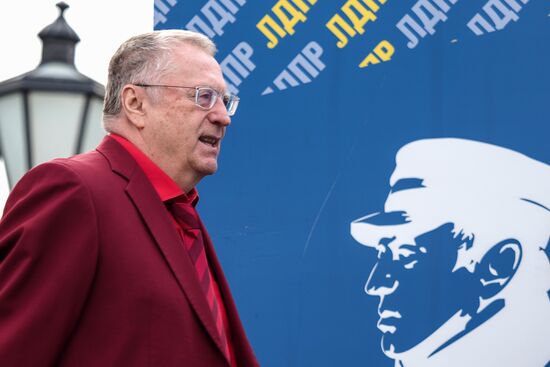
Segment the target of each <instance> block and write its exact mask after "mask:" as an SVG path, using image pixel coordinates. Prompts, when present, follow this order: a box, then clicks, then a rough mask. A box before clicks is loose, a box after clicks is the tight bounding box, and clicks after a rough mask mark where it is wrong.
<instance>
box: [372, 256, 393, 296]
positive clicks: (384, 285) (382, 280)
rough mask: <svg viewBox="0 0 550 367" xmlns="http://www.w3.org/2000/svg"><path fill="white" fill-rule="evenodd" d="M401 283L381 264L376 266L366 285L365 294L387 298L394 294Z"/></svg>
mask: <svg viewBox="0 0 550 367" xmlns="http://www.w3.org/2000/svg"><path fill="white" fill-rule="evenodd" d="M398 285H399V281H397V279H395V278H394V277H393V275H392V274H391V273H390V272H389V271H387V267H384V266H380V262H378V263H376V265H374V268H372V271H371V273H370V275H369V279H368V280H367V283H366V284H365V293H367V294H368V295H369V296H378V297H382V296H387V295H388V294H392V293H393V292H394V291H395V290H396V289H397V287H398Z"/></svg>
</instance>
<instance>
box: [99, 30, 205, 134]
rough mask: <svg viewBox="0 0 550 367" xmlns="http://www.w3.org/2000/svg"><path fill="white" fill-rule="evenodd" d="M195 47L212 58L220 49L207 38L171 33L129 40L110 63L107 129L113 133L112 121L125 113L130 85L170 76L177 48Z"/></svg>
mask: <svg viewBox="0 0 550 367" xmlns="http://www.w3.org/2000/svg"><path fill="white" fill-rule="evenodd" d="M181 43H186V44H191V45H194V46H196V47H198V48H199V49H201V50H203V51H204V52H206V53H208V54H209V55H211V56H214V54H215V53H216V45H215V44H214V43H213V42H212V41H211V40H210V39H209V38H208V37H206V36H205V35H203V34H200V33H196V32H192V31H187V30H181V29H168V30H161V31H153V32H149V33H144V34H140V35H137V36H134V37H132V38H130V39H128V40H127V41H126V42H124V43H123V44H122V45H120V47H119V48H118V50H117V51H116V52H115V54H114V55H113V57H112V58H111V61H110V63H109V75H108V79H107V87H106V88H105V100H104V103H103V126H104V128H105V130H107V131H111V130H112V126H110V121H111V120H112V118H113V117H115V116H117V115H118V114H119V113H120V111H121V100H120V97H121V92H122V88H123V87H124V86H125V85H126V84H132V83H144V82H146V81H147V77H149V76H151V75H155V76H156V77H158V76H162V75H164V74H165V73H167V72H169V70H170V66H171V62H170V56H171V51H172V49H173V48H174V46H176V45H178V44H181Z"/></svg>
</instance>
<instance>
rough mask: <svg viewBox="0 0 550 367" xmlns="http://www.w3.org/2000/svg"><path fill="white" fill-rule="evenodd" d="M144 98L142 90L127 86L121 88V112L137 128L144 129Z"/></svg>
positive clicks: (130, 85)
mask: <svg viewBox="0 0 550 367" xmlns="http://www.w3.org/2000/svg"><path fill="white" fill-rule="evenodd" d="M145 98H146V94H145V91H144V90H143V88H140V87H138V86H135V85H132V84H127V85H125V86H124V87H123V88H122V92H121V98H120V101H121V104H122V106H121V107H122V110H123V111H124V113H125V114H126V117H127V118H128V120H129V121H130V122H131V123H132V124H133V125H134V126H135V127H136V128H137V129H143V127H144V121H145V120H144V118H143V117H144V115H145V113H144V101H145Z"/></svg>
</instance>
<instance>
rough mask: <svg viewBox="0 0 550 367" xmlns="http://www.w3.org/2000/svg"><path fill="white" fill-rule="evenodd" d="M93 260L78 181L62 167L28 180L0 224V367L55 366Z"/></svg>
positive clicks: (88, 207) (84, 195) (90, 215)
mask: <svg viewBox="0 0 550 367" xmlns="http://www.w3.org/2000/svg"><path fill="white" fill-rule="evenodd" d="M54 162H55V161H54ZM97 258H98V231H97V218H96V214H95V211H94V205H93V200H92V196H91V194H90V192H89V190H88V189H87V187H86V185H85V184H84V183H83V182H82V180H81V179H80V178H79V176H78V175H77V174H76V173H75V172H74V171H73V170H72V169H71V168H69V167H68V165H67V164H65V163H64V161H59V162H57V163H46V164H44V165H41V166H38V167H36V168H35V169H33V170H31V171H30V172H29V173H27V174H26V175H25V176H24V177H23V178H22V179H21V181H20V182H19V183H18V184H17V185H16V187H15V188H14V190H13V191H12V193H11V194H10V197H9V198H8V201H7V203H6V207H5V209H4V215H3V217H2V220H1V222H0V365H1V366H6V367H7V366H52V365H55V363H56V359H57V358H58V356H59V354H60V353H61V351H62V350H63V348H64V346H65V344H66V343H67V342H68V340H69V336H70V335H71V332H72V330H73V328H74V327H75V325H76V323H77V321H78V319H79V315H80V313H81V310H82V308H83V306H84V304H85V301H86V297H87V294H88V292H89V290H90V288H91V285H92V282H93V277H94V273H95V268H96V262H97Z"/></svg>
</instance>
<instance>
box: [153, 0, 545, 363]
mask: <svg viewBox="0 0 550 367" xmlns="http://www.w3.org/2000/svg"><path fill="white" fill-rule="evenodd" d="M549 27H550V3H549V2H548V1H537V0H531V1H529V0H475V1H458V0H419V1H396V0H362V1H359V0H347V1H344V0H338V1H317V0H279V1H275V0H270V1H262V2H250V1H248V2H247V1H245V0H209V1H205V0H190V1H176V0H156V1H155V28H156V29H169V28H183V29H192V30H196V31H199V32H202V33H204V34H206V35H208V36H209V37H211V38H213V40H214V41H215V42H216V44H217V45H218V48H219V51H218V54H217V59H218V61H219V62H220V64H221V65H222V69H223V72H224V77H225V79H226V82H227V85H228V89H229V90H231V91H232V92H234V93H238V95H239V96H240V98H241V103H240V106H239V111H238V112H237V115H236V116H235V117H234V118H233V122H232V125H231V126H230V127H229V129H228V132H227V136H226V139H225V140H224V146H223V152H222V154H221V158H220V170H219V172H218V173H217V174H216V175H215V176H214V177H211V178H207V179H205V180H204V181H203V182H202V183H201V184H200V187H199V191H200V193H201V197H202V200H201V202H200V205H199V211H200V212H201V214H202V217H203V219H204V220H205V222H206V224H207V226H208V228H209V231H210V232H211V234H212V237H213V240H214V243H215V245H216V248H217V251H218V254H219V255H220V258H221V261H222V263H223V265H224V269H225V271H226V275H227V277H228V279H229V281H230V284H231V286H232V289H233V293H234V296H235V299H236V302H237V305H238V307H239V311H240V314H241V317H242V319H243V322H244V324H245V327H246V329H247V332H248V335H249V337H250V339H251V342H252V344H253V346H254V349H255V351H256V354H257V356H258V358H259V360H260V362H261V364H262V365H263V366H273V367H278V366H381V367H384V366H388V367H389V366H394V365H395V366H406V367H410V366H423V367H424V366H447V367H448V366H536V367H539V366H545V365H547V363H549V361H550V348H549V347H548V345H549V344H548V343H549V340H550V295H549V293H548V292H549V289H550V262H549V259H548V254H549V251H550V250H549V246H548V245H549V242H550V165H549V164H550V144H549V137H550V110H549V108H548V106H549V103H550V102H549V101H550V87H549V86H550V68H549V67H548V66H549V65H550V48H549V45H550V32H549V30H550V29H549Z"/></svg>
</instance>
